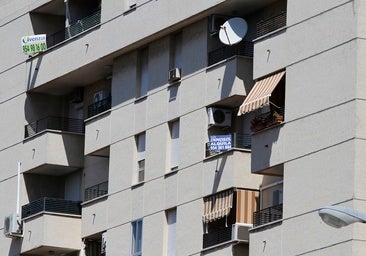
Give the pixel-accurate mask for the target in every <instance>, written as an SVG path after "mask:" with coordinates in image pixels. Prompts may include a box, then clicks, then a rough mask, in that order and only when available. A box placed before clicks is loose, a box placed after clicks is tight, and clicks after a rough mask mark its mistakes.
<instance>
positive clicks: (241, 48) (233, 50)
mask: <svg viewBox="0 0 366 256" xmlns="http://www.w3.org/2000/svg"><path fill="white" fill-rule="evenodd" d="M235 55H239V56H246V57H253V43H252V42H248V41H243V42H241V43H240V44H235V45H231V46H224V47H221V48H219V49H216V50H214V51H212V52H209V53H208V66H211V65H213V64H215V63H217V62H219V61H222V60H225V59H227V58H230V57H232V56H235Z"/></svg>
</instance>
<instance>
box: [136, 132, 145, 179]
mask: <svg viewBox="0 0 366 256" xmlns="http://www.w3.org/2000/svg"><path fill="white" fill-rule="evenodd" d="M145 137H146V136H145V133H140V134H139V135H136V146H137V178H136V180H137V182H142V181H144V179H145Z"/></svg>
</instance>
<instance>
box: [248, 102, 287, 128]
mask: <svg viewBox="0 0 366 256" xmlns="http://www.w3.org/2000/svg"><path fill="white" fill-rule="evenodd" d="M284 116H285V108H284V107H280V108H277V109H276V111H268V112H266V113H262V114H260V115H257V116H256V117H255V118H254V119H253V120H252V121H251V127H250V129H251V130H252V132H257V131H260V130H263V129H264V128H267V127H271V126H273V125H276V124H280V123H282V122H283V121H284Z"/></svg>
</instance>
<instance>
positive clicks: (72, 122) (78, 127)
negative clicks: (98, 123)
mask: <svg viewBox="0 0 366 256" xmlns="http://www.w3.org/2000/svg"><path fill="white" fill-rule="evenodd" d="M47 129H49V130H58V131H65V132H75V133H81V134H83V133H84V121H83V120H82V119H76V118H67V117H55V116H48V117H45V118H42V119H40V120H37V121H35V122H32V123H29V124H27V125H26V126H25V129H24V138H28V137H30V136H33V135H35V134H37V133H39V132H42V131H44V130H47Z"/></svg>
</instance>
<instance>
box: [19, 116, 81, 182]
mask: <svg viewBox="0 0 366 256" xmlns="http://www.w3.org/2000/svg"><path fill="white" fill-rule="evenodd" d="M83 132H84V125H83V122H82V120H78V119H71V118H57V117H47V118H44V119H41V120H38V121H36V122H33V123H30V124H28V125H26V126H25V138H26V139H25V140H24V142H23V144H24V147H23V149H24V151H23V155H24V161H23V162H22V170H23V171H24V172H27V171H30V172H32V173H39V174H46V175H64V174H66V173H69V172H71V171H74V170H76V169H78V168H81V167H82V166H83V165H84V134H83Z"/></svg>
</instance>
